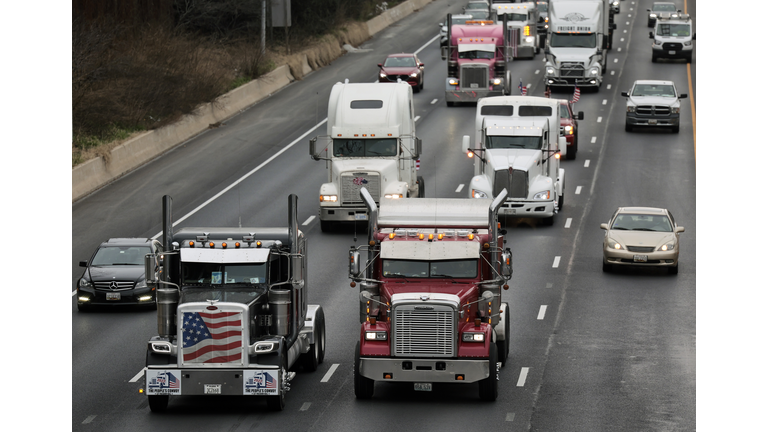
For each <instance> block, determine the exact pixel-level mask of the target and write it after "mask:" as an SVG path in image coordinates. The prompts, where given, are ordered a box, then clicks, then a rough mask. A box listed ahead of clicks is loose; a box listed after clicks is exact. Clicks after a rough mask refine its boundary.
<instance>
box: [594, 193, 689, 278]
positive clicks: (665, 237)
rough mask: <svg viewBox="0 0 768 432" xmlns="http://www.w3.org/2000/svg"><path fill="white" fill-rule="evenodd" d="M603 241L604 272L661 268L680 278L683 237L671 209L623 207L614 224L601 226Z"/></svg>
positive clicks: (614, 217) (618, 212)
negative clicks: (679, 269)
mask: <svg viewBox="0 0 768 432" xmlns="http://www.w3.org/2000/svg"><path fill="white" fill-rule="evenodd" d="M600 228H602V229H604V230H605V239H604V240H603V271H604V272H610V271H611V269H612V267H613V266H618V265H626V266H661V267H666V268H667V270H668V271H669V273H670V274H677V271H678V268H679V264H678V257H679V255H680V233H681V232H684V231H685V228H683V227H681V226H677V223H676V222H675V218H674V217H673V216H672V213H670V212H669V211H668V210H667V209H661V208H653V207H619V209H618V210H616V212H615V213H614V214H613V216H612V217H611V220H610V222H608V223H604V224H600Z"/></svg>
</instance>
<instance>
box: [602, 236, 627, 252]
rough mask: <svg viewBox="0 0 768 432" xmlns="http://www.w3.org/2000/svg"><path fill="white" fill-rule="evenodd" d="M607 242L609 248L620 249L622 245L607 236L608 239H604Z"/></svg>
mask: <svg viewBox="0 0 768 432" xmlns="http://www.w3.org/2000/svg"><path fill="white" fill-rule="evenodd" d="M605 242H606V243H607V244H608V247H609V248H610V249H616V250H622V249H624V247H622V246H621V243H619V242H617V241H616V240H614V239H612V238H610V237H608V240H606V241H605Z"/></svg>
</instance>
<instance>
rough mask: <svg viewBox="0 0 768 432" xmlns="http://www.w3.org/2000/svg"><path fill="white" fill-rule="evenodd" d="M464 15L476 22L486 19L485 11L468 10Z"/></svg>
mask: <svg viewBox="0 0 768 432" xmlns="http://www.w3.org/2000/svg"><path fill="white" fill-rule="evenodd" d="M465 13H466V14H467V15H472V19H476V20H484V19H488V11H487V10H468V11H466V12H465Z"/></svg>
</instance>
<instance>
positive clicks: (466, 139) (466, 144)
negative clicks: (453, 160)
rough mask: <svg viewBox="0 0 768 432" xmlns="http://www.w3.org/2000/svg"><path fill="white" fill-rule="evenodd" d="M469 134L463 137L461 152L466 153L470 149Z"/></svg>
mask: <svg viewBox="0 0 768 432" xmlns="http://www.w3.org/2000/svg"><path fill="white" fill-rule="evenodd" d="M468 149H469V135H464V136H463V137H461V152H462V153H466V152H468V151H469V150H468Z"/></svg>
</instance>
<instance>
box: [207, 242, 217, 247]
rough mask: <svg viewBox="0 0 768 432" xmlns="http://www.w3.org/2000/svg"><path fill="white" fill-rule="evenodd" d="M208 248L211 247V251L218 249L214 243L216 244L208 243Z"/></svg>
mask: <svg viewBox="0 0 768 432" xmlns="http://www.w3.org/2000/svg"><path fill="white" fill-rule="evenodd" d="M208 246H209V247H210V248H211V249H213V248H214V247H216V243H214V242H210V243H208Z"/></svg>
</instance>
